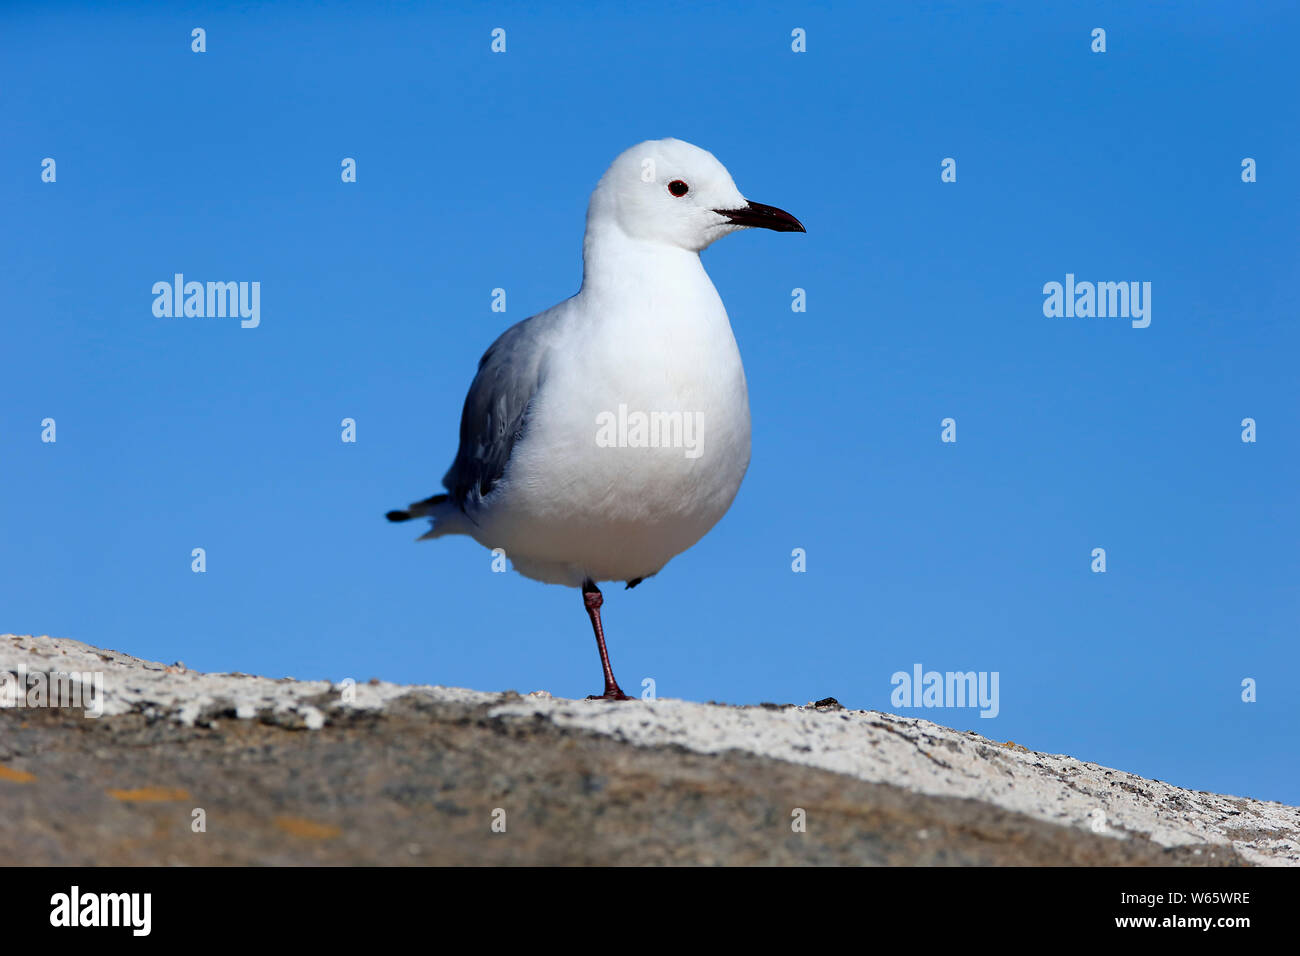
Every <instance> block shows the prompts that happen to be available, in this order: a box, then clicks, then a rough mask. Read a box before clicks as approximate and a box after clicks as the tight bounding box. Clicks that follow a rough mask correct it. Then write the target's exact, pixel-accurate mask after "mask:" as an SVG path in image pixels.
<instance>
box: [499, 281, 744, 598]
mask: <svg viewBox="0 0 1300 956" xmlns="http://www.w3.org/2000/svg"><path fill="white" fill-rule="evenodd" d="M690 260H693V266H694V267H693V268H692V263H691V261H690ZM673 265H674V268H672V269H668V270H664V269H656V270H654V273H655V274H658V275H659V276H660V279H659V281H654V282H649V281H647V282H643V283H639V284H635V285H633V286H632V287H626V286H625V287H623V288H618V289H612V290H610V289H604V288H600V287H599V286H595V287H584V290H583V292H582V293H580V294H579V295H578V296H576V297H575V298H573V299H570V300H569V301H568V302H566V303H564V304H563V305H561V306H559V307H558V308H560V309H565V310H567V311H566V315H565V318H564V321H563V322H562V323H561V325H560V327H561V329H562V331H561V333H560V334H559V335H558V336H557V337H556V339H555V341H554V343H553V344H554V350H553V352H552V353H551V355H550V356H549V358H548V361H547V366H546V373H545V376H544V382H543V386H542V388H541V390H540V392H539V394H538V396H537V398H536V400H535V403H534V406H533V408H532V409H531V411H530V414H529V419H528V426H527V430H526V432H525V435H524V437H523V439H522V440H521V441H520V442H518V443H517V444H516V446H515V449H514V452H513V453H512V455H511V460H510V462H509V464H508V466H507V468H506V473H505V476H504V478H503V481H502V482H501V483H500V485H499V486H498V489H496V490H494V493H493V494H492V496H491V499H493V500H492V501H490V505H491V507H490V508H489V509H487V510H486V511H485V512H484V514H483V515H482V516H481V518H480V527H479V530H478V533H476V534H475V535H474V536H475V538H476V539H478V540H479V541H480V542H481V543H482V544H484V545H486V546H488V547H493V548H496V547H500V548H503V549H504V550H505V552H506V554H507V556H508V557H509V558H510V559H511V561H512V563H513V564H514V566H515V567H516V569H518V570H519V571H520V572H521V573H523V574H525V575H527V576H529V577H534V578H537V579H539V580H544V581H550V582H552V583H557V584H566V585H575V586H576V585H578V584H581V583H582V580H583V579H584V578H586V577H591V578H592V579H593V580H596V581H610V580H613V581H621V580H630V579H634V578H638V577H645V576H648V575H650V574H654V573H655V572H657V571H658V570H659V569H660V568H662V567H663V566H664V564H666V563H667V562H668V561H669V560H670V559H671V558H672V557H674V556H675V555H677V554H679V553H681V552H682V551H684V550H686V549H687V548H689V547H690V546H691V545H693V544H694V543H695V542H696V541H698V540H699V539H700V538H701V537H702V536H703V535H704V534H705V533H706V532H707V531H708V530H709V529H710V528H712V527H713V525H714V524H716V523H717V521H718V520H719V519H720V518H721V517H722V515H723V514H724V513H726V510H727V508H729V507H730V506H731V502H732V500H733V499H734V498H735V496H736V492H737V491H738V490H739V488H740V482H741V479H742V478H743V477H744V474H745V469H746V468H747V467H748V465H749V454H750V420H749V398H748V392H747V389H746V385H745V373H744V369H743V367H742V365H741V361H740V353H739V350H738V349H737V347H736V341H735V337H734V336H733V334H732V331H731V325H730V323H729V321H728V319H727V314H726V310H725V309H724V308H723V306H722V302H721V300H720V299H719V298H718V295H717V292H716V291H715V290H714V288H713V285H712V283H711V282H709V279H708V276H707V275H706V274H705V272H704V269H703V267H702V266H701V265H700V264H699V258H698V256H694V255H691V256H690V258H689V260H684V261H683V262H682V263H681V265H682V268H680V269H679V268H676V267H675V266H676V264H675V263H674V264H673ZM665 271H666V272H667V273H668V274H669V275H671V276H672V278H671V280H665V279H664V278H663V276H664V274H665ZM639 274H645V273H644V272H643V273H639Z"/></svg>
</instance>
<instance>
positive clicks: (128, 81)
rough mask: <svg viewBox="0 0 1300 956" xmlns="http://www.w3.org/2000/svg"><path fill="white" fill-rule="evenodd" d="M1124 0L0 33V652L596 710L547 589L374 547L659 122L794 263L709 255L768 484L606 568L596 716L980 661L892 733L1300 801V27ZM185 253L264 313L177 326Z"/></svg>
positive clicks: (20, 11)
mask: <svg viewBox="0 0 1300 956" xmlns="http://www.w3.org/2000/svg"><path fill="white" fill-rule="evenodd" d="M438 6H439V7H442V6H446V5H438ZM1131 6H1132V5H1130V4H1087V3H1083V4H1068V5H1066V4H1036V3H1035V4H1031V3H1026V4H1021V5H998V4H978V5H976V4H969V5H946V4H902V5H897V6H896V7H894V8H886V7H881V8H864V7H863V6H861V5H858V4H841V5H833V6H832V5H822V6H815V7H807V8H792V7H789V6H785V5H757V6H754V7H753V8H751V9H746V10H745V12H743V13H741V12H738V11H736V10H733V9H730V8H729V7H728V6H727V5H698V4H685V3H681V4H673V3H664V2H656V3H654V4H645V5H641V6H640V7H639V8H636V9H632V8H629V6H627V5H625V4H622V3H618V4H599V5H596V6H595V7H594V8H587V9H584V12H583V13H581V14H570V15H564V16H561V15H558V14H556V13H555V12H554V11H551V10H548V8H547V7H546V6H545V5H540V4H537V5H533V4H528V5H511V4H494V5H491V6H481V5H474V6H473V7H469V6H468V5H467V6H466V7H465V8H464V9H462V10H459V11H457V10H446V9H435V8H434V5H427V6H426V5H417V4H394V5H390V6H388V7H378V6H372V7H368V8H367V9H366V10H365V11H364V12H362V11H359V10H354V9H349V8H348V7H347V6H346V5H343V4H313V5H305V4H304V5H299V6H294V7H286V8H281V7H272V6H270V5H258V4H248V3H241V4H230V5H224V4H201V5H184V4H177V5H169V6H167V7H165V8H164V7H161V6H156V5H145V4H130V3H122V4H117V5H114V6H113V7H112V9H111V10H98V9H95V8H93V7H91V6H89V5H85V6H79V5H64V6H63V7H62V8H61V9H60V10H59V11H58V12H52V11H50V10H47V9H45V8H44V7H43V6H40V5H35V4H32V5H23V4H7V5H5V7H4V9H3V12H0V117H2V120H3V122H2V128H3V131H4V136H3V142H2V145H0V220H2V221H3V222H4V224H5V228H4V229H3V230H2V231H0V243H3V256H0V270H3V271H2V272H0V291H2V293H3V322H2V323H0V368H2V369H3V381H4V388H3V390H0V396H2V398H0V475H2V476H3V477H2V478H0V482H2V483H3V489H4V495H3V496H2V498H0V540H2V541H3V547H0V629H3V630H9V631H14V632H17V633H38V634H40V633H49V634H55V635H59V636H65V637H71V638H76V639H78V640H83V641H87V642H90V643H92V644H97V645H103V646H108V647H113V648H117V649H120V650H123V651H126V652H129V653H132V654H136V655H139V656H142V657H146V658H155V659H160V660H164V661H168V662H170V661H174V660H178V659H179V660H184V661H185V662H186V664H187V665H189V666H190V667H194V668H200V669H205V670H238V671H244V672H252V673H262V674H267V675H270V676H283V675H293V676H295V677H300V678H331V679H334V680H339V679H342V678H344V677H354V678H356V679H358V680H364V679H367V678H369V677H372V676H374V677H380V678H383V679H387V680H393V681H399V682H412V683H415V682H418V683H438V684H448V685H459V686H468V687H475V688H479V689H484V690H488V689H505V688H515V689H517V690H520V691H522V692H527V691H531V690H534V689H539V688H544V689H546V690H549V691H551V692H552V693H554V694H557V695H564V696H583V695H585V694H587V693H591V692H595V691H598V690H599V686H600V680H599V667H598V662H597V658H596V653H595V648H594V646H593V644H594V642H593V640H592V638H591V634H590V630H589V627H588V624H587V621H586V617H585V615H584V613H583V611H582V606H581V599H580V598H579V596H578V595H577V593H576V592H573V591H569V590H565V589H562V588H557V587H550V586H545V585H541V584H538V583H535V582H532V581H528V580H525V579H523V578H521V577H520V576H518V575H515V574H494V573H492V571H491V555H490V554H489V553H488V552H487V551H485V550H483V549H481V548H480V547H479V546H478V545H476V544H475V543H473V542H472V541H470V540H469V539H444V540H441V541H437V542H433V543H421V544H419V545H416V544H413V543H412V540H411V539H412V538H413V537H414V536H415V534H416V533H418V531H415V530H413V529H412V526H410V525H408V526H405V527H396V526H392V525H389V524H388V523H387V522H385V521H384V520H383V513H384V511H385V510H387V509H389V508H391V507H396V506H401V505H404V504H405V503H406V502H408V501H410V500H413V499H414V498H416V497H419V496H422V495H424V494H428V493H432V492H433V491H435V490H436V489H437V487H438V482H439V480H440V478H441V476H442V474H443V472H444V470H445V469H446V467H447V465H448V464H449V463H450V461H451V458H452V456H453V455H454V453H455V441H456V434H457V424H458V418H459V413H460V408H461V402H462V400H463V397H464V393H465V389H466V387H467V386H468V384H469V381H470V379H471V378H472V374H473V370H474V365H475V362H476V361H477V359H478V357H479V355H480V354H481V353H482V352H483V350H484V349H485V348H486V347H487V345H488V344H489V343H490V342H491V341H492V340H493V339H494V338H495V337H496V336H497V335H498V334H499V333H500V332H501V331H502V330H503V329H504V328H505V327H506V326H507V325H509V324H511V323H513V322H516V321H519V320H520V319H523V318H525V317H526V316H528V315H531V314H533V313H534V312H537V311H540V310H541V309H543V308H546V307H547V306H550V305H552V304H554V303H555V302H557V301H559V300H561V299H563V298H565V297H567V296H569V295H571V294H572V293H573V292H575V291H576V290H577V287H578V284H579V282H580V279H581V258H580V251H581V240H582V228H583V217H584V214H585V209H586V202H587V197H588V195H589V193H590V190H591V188H592V186H593V185H594V184H595V182H596V180H597V179H598V178H599V176H600V174H601V173H602V172H603V171H604V169H605V167H606V166H607V165H608V163H609V162H610V160H612V159H613V158H614V156H616V155H617V154H618V153H619V152H621V151H622V150H623V149H625V148H626V147H628V146H630V145H632V144H634V143H636V142H639V141H640V140H643V139H647V138H658V137H662V136H676V137H679V138H682V139H686V140H688V141H690V142H693V143H696V144H697V145H700V146H703V147H704V148H706V149H709V150H711V151H712V152H713V153H714V154H715V155H717V156H718V158H719V159H721V160H722V161H723V162H724V163H726V164H727V166H728V167H729V169H730V170H731V172H732V174H733V176H734V177H735V179H736V182H737V184H738V185H739V186H740V188H741V190H742V191H744V192H745V194H746V195H747V196H749V197H750V198H752V199H756V200H759V201H762V202H766V203H771V204H775V205H778V206H781V207H783V208H785V209H788V210H790V211H791V212H792V213H794V214H795V215H797V216H798V217H799V218H800V219H801V220H802V221H803V222H804V223H805V224H806V226H807V228H808V234H807V235H806V236H791V235H779V234H775V233H768V232H762V233H759V232H757V231H751V232H749V233H745V234H741V235H739V236H732V237H728V238H727V239H725V240H723V241H721V242H719V243H718V244H716V245H715V246H713V247H712V248H710V249H709V250H707V251H706V252H705V253H704V260H705V265H706V267H707V268H708V270H709V272H710V274H711V276H712V277H713V280H714V283H715V284H716V285H717V287H718V290H719V292H720V293H721V295H722V297H723V300H724V301H725V303H726V305H727V308H728V311H729V313H730V315H731V319H732V324H733V326H734V328H735V332H736V337H737V340H738V342H739V344H740V348H741V352H742V355H743V357H744V360H745V367H746V372H747V375H748V379H749V387H750V400H751V408H752V414H753V422H754V433H753V446H754V451H753V459H752V462H751V465H750V470H749V473H748V476H747V478H746V480H745V483H744V485H743V487H742V488H741V491H740V494H739V496H738V498H737V500H736V502H735V504H734V505H733V507H732V509H731V511H730V512H729V514H728V515H727V516H726V517H725V518H724V519H723V520H722V522H721V523H720V524H719V525H718V526H717V527H716V528H715V529H714V530H713V531H712V532H711V533H710V534H709V535H708V536H707V537H705V539H704V540H703V541H702V542H700V544H698V545H697V546H696V547H695V548H693V549H692V550H690V551H688V552H687V553H685V554H683V555H681V556H680V557H678V558H677V559H675V560H674V561H673V562H672V563H670V564H669V565H668V567H667V568H666V569H665V570H664V571H663V572H662V573H661V574H660V575H659V576H658V577H657V578H655V579H653V580H651V581H649V582H647V583H646V584H644V585H643V586H641V587H640V588H638V589H637V590H635V591H632V592H624V591H622V590H621V589H620V588H615V587H607V588H606V603H605V621H606V626H607V630H608V634H609V639H610V648H611V654H612V657H613V662H614V667H615V672H616V674H617V675H618V676H619V680H620V682H621V683H622V684H623V686H624V687H625V688H627V689H628V690H629V691H632V690H633V689H634V687H635V688H638V689H639V687H640V684H641V681H642V680H643V679H644V678H653V679H654V680H655V682H656V685H657V691H658V694H659V695H660V696H666V697H683V698H687V699H693V700H721V701H727V702H731V703H755V702H760V701H782V702H786V701H788V702H796V703H802V702H804V701H807V700H811V699H815V698H820V697H824V696H828V695H833V696H835V697H837V698H839V700H841V701H842V702H843V703H845V704H846V705H848V706H850V707H868V708H878V709H885V710H897V708H894V707H893V706H892V705H891V703H890V693H891V691H892V690H893V687H892V685H891V683H890V678H891V675H892V674H894V672H896V671H900V670H902V671H908V672H910V671H911V670H912V668H913V666H914V665H915V664H918V663H919V664H921V665H922V666H923V667H924V668H925V669H926V670H932V669H933V670H938V671H950V670H951V671H968V670H974V671H987V672H994V671H996V672H998V674H999V675H1000V685H999V686H1000V713H999V715H998V716H997V717H996V718H993V719H982V718H980V717H979V716H978V714H977V713H976V712H975V711H974V710H971V709H957V708H948V709H910V710H903V711H901V712H902V713H907V714H911V715H914V716H921V717H926V718H928V719H931V720H935V721H937V722H939V723H942V724H946V725H951V726H956V727H958V728H959V729H975V730H977V731H979V732H981V733H983V734H985V735H987V736H990V737H993V738H995V739H999V740H1008V739H1010V740H1015V741H1016V742H1018V743H1021V744H1023V745H1025V746H1028V747H1030V748H1033V749H1038V750H1046V751H1051V752H1058V753H1068V754H1072V755H1074V756H1077V757H1080V758H1082V759H1085V760H1091V761H1096V762H1099V763H1102V764H1107V765H1111V766H1117V767H1122V768H1124V769H1126V770H1131V771H1134V772H1137V773H1141V774H1143V775H1146V776H1150V777H1155V778H1158V779H1162V780H1167V781H1170V782H1172V783H1176V784H1179V785H1182V786H1187V787H1192V788H1197V789H1205V790H1215V791H1226V792H1230V793H1236V794H1241V795H1246V796H1253V797H1260V798H1267V799H1277V800H1284V801H1287V802H1291V803H1296V802H1300V764H1298V763H1297V761H1296V760H1295V759H1294V754H1295V745H1296V739H1297V732H1298V731H1300V704H1298V702H1297V694H1298V692H1300V650H1298V649H1297V640H1296V636H1297V620H1298V619H1300V588H1297V583H1298V582H1300V556H1298V553H1297V542H1298V541H1300V507H1298V506H1297V496H1296V488H1297V486H1298V481H1297V479H1298V478H1300V475H1298V474H1297V471H1298V466H1300V454H1298V453H1297V448H1298V447H1300V423H1298V422H1297V418H1296V412H1297V409H1298V408H1300V394H1298V393H1300V386H1298V382H1300V379H1298V378H1297V374H1296V358H1297V355H1298V354H1300V332H1298V331H1297V323H1296V314H1295V290H1296V288H1297V278H1298V277H1300V270H1298V269H1297V265H1298V256H1297V249H1298V248H1300V246H1298V244H1297V242H1296V235H1297V233H1296V228H1297V223H1298V222H1300V200H1298V199H1297V193H1296V190H1295V185H1294V171H1293V170H1294V167H1295V165H1296V163H1297V160H1298V157H1297V147H1300V133H1298V132H1297V127H1296V124H1295V113H1294V98H1295V37H1296V36H1297V35H1298V34H1297V27H1300V16H1298V15H1297V13H1296V12H1295V10H1294V8H1293V7H1290V8H1289V7H1288V5H1285V4H1280V3H1279V4H1226V3H1225V4H1218V5H1213V4H1176V5H1175V4H1165V5H1160V6H1159V7H1158V8H1156V9H1152V10H1143V11H1137V10H1132V9H1130V7H1131ZM194 27H202V28H204V29H205V30H206V34H207V37H206V39H207V51H206V52H205V53H201V54H200V53H194V52H192V51H191V49H190V45H191V34H190V31H191V29H192V28H194ZM495 27H502V28H504V29H505V30H506V31H507V33H506V37H507V48H506V52H505V53H504V54H493V53H492V52H491V51H490V50H489V44H490V39H491V38H490V31H491V30H492V29H493V28H495ZM796 27H799V28H803V29H804V30H806V31H807V52H805V53H795V52H793V51H792V50H791V48H790V44H791V37H790V34H791V30H792V29H794V28H796ZM1095 27H1102V28H1104V29H1105V30H1106V43H1107V50H1106V52H1105V53H1093V52H1092V51H1091V50H1090V45H1091V42H1092V40H1091V31H1092V30H1093V29H1094V28H1095ZM45 157H51V158H53V159H55V161H56V164H57V165H56V176H57V178H56V181H55V182H53V183H47V182H42V179H41V163H42V160H43V159H44V158H45ZM344 157H353V158H355V159H356V161H357V171H358V176H357V182H355V183H343V182H342V181H341V178H340V162H341V160H342V159H343V158H344ZM946 157H951V158H953V159H955V160H956V163H957V181H956V182H955V183H943V182H941V181H940V172H941V169H940V163H941V161H942V160H943V159H944V158H946ZM1245 157H1251V158H1253V159H1254V160H1255V161H1256V163H1257V170H1258V173H1257V175H1258V181H1257V182H1254V183H1243V182H1242V179H1241V162H1242V159H1243V158H1245ZM176 272H182V273H184V274H185V275H186V276H187V277H188V278H191V279H198V280H201V281H206V280H222V281H226V280H242V281H258V282H260V283H261V324H260V326H259V327H258V328H256V329H243V328H241V327H240V325H239V322H238V320H231V319H211V320H209V319H194V318H189V319H185V318H182V319H165V318H156V317H155V316H154V315H153V312H152V303H153V295H152V294H151V287H152V285H153V284H154V283H155V282H158V281H170V279H171V277H172V275H173V274H174V273H176ZM1067 273H1072V274H1074V275H1076V277H1077V278H1078V280H1080V281H1083V280H1092V281H1141V282H1150V283H1151V284H1152V301H1151V307H1152V312H1151V318H1152V321H1151V324H1150V326H1149V327H1148V328H1145V329H1135V328H1133V327H1131V324H1130V323H1129V322H1128V321H1126V320H1123V319H1112V318H1107V319H1101V318H1071V319H1065V318H1048V317H1045V316H1044V314H1043V300H1044V295H1043V292H1042V289H1043V285H1044V284H1045V283H1047V282H1051V281H1057V282H1063V281H1064V280H1065V276H1066V274H1067ZM497 287H502V288H505V289H506V290H507V294H508V299H507V301H508V312H507V313H506V314H505V315H501V314H500V313H494V312H492V311H491V308H490V305H491V290H492V289H493V288H497ZM794 288H803V289H805V290H806V292H807V312H806V313H795V312H792V311H791V307H790V306H791V290H792V289H794ZM946 417H952V418H954V419H955V420H956V422H957V441H956V443H943V442H941V441H940V431H941V429H940V421H941V420H942V419H944V418H946ZM1246 417H1250V418H1254V419H1255V420H1256V422H1257V429H1258V440H1257V441H1256V442H1255V443H1244V442H1243V441H1242V440H1241V432H1242V428H1241V424H1240V423H1241V420H1242V419H1243V418H1246ZM46 418H53V419H54V420H55V421H56V423H57V424H56V427H57V441H56V442H55V443H53V444H51V443H46V442H42V441H41V422H42V420H43V419H46ZM344 418H353V419H355V420H356V422H357V441H356V442H355V443H354V444H347V443H344V442H342V441H341V440H340V432H341V427H340V422H341V420H342V419H344ZM196 547H202V548H204V549H205V551H206V555H207V570H206V572H205V573H203V574H195V573H193V572H192V571H191V556H190V555H191V551H192V549H193V548H196ZM1098 547H1101V548H1105V550H1106V561H1107V569H1106V572H1105V573H1104V574H1103V573H1093V572H1092V570H1091V568H1090V565H1091V563H1092V551H1093V549H1094V548H1098ZM795 548H804V549H806V553H807V571H806V572H804V573H794V572H793V571H792V569H791V561H792V559H791V552H792V550H793V549H795ZM1246 678H1253V679H1255V680H1256V681H1257V682H1258V685H1257V686H1258V691H1257V693H1258V700H1257V701H1256V702H1254V703H1245V702H1243V701H1242V700H1241V693H1242V686H1241V683H1242V680H1243V679H1246Z"/></svg>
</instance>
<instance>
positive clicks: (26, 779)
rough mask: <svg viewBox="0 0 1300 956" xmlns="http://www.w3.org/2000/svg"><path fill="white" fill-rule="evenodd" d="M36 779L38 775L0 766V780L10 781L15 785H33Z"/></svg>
mask: <svg viewBox="0 0 1300 956" xmlns="http://www.w3.org/2000/svg"><path fill="white" fill-rule="evenodd" d="M35 779H36V774H34V773H28V772H27V771H26V770H14V769H12V768H10V767H6V766H5V765H4V764H0V780H9V781H12V782H13V783H31V782H32V781H33V780H35Z"/></svg>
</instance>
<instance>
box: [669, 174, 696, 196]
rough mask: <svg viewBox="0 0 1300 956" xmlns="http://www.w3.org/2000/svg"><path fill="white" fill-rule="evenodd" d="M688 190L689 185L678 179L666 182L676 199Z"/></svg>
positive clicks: (689, 188)
mask: <svg viewBox="0 0 1300 956" xmlns="http://www.w3.org/2000/svg"><path fill="white" fill-rule="evenodd" d="M690 190H691V187H690V186H688V185H686V184H685V183H684V182H682V181H681V180H680V179H674V180H673V181H672V182H670V183H669V184H668V191H669V192H670V193H672V194H673V195H674V196H676V197H677V198H678V199H681V198H682V197H683V196H685V195H686V194H687V193H688V192H690Z"/></svg>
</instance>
